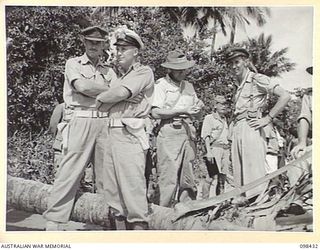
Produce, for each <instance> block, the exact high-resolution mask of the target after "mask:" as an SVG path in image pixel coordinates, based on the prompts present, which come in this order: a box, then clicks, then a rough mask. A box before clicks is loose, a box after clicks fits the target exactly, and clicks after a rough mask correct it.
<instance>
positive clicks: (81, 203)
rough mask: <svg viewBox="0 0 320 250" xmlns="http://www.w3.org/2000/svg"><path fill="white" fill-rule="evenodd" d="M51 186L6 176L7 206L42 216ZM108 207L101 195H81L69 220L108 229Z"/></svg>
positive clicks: (77, 198)
mask: <svg viewBox="0 0 320 250" xmlns="http://www.w3.org/2000/svg"><path fill="white" fill-rule="evenodd" d="M51 188H52V185H47V184H43V183H40V182H36V181H32V180H25V179H22V178H18V177H12V176H9V175H8V178H7V205H8V206H11V207H14V208H16V209H18V210H23V211H28V212H32V213H38V214H42V213H43V212H44V211H45V210H46V209H47V202H48V196H49V194H50V191H51ZM108 212H109V206H108V205H107V203H106V201H105V198H104V197H103V195H101V194H93V193H82V194H78V195H77V197H76V202H75V205H74V209H73V211H72V214H71V220H73V221H77V222H84V223H92V224H96V225H100V226H104V227H107V228H110V221H109V219H108Z"/></svg>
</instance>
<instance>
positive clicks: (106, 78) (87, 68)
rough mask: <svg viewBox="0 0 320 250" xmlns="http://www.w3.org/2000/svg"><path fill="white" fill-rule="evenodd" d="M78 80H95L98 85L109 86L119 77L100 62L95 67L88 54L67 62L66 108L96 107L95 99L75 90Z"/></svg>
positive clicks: (64, 93)
mask: <svg viewBox="0 0 320 250" xmlns="http://www.w3.org/2000/svg"><path fill="white" fill-rule="evenodd" d="M76 79H89V80H94V81H95V82H96V83H99V84H101V85H106V86H108V85H109V84H110V82H111V81H113V80H116V79H117V75H116V73H115V72H114V71H113V70H112V69H111V68H109V67H107V66H105V65H104V64H103V63H102V62H100V61H99V62H98V64H97V66H96V67H94V66H93V64H92V63H91V61H90V60H89V58H88V56H87V55H86V54H84V55H82V56H79V57H75V58H71V59H69V60H67V62H66V66H65V82H64V89H63V98H64V102H65V103H66V107H77V106H81V107H95V101H96V99H95V97H89V96H86V95H83V94H82V93H80V92H79V91H77V90H76V89H75V88H74V86H73V83H74V80H76Z"/></svg>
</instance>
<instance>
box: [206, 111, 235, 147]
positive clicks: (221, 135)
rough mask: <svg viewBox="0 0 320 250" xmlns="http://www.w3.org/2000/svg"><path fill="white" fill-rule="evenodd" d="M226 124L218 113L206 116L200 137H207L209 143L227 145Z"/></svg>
mask: <svg viewBox="0 0 320 250" xmlns="http://www.w3.org/2000/svg"><path fill="white" fill-rule="evenodd" d="M228 133H229V132H228V124H227V121H226V119H223V118H221V117H220V116H219V114H218V113H212V114H209V115H206V116H205V118H204V120H203V124H202V130H201V137H202V138H203V139H205V138H206V137H208V136H209V138H210V141H211V142H214V143H218V144H227V143H228Z"/></svg>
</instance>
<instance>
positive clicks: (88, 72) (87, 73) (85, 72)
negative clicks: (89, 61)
mask: <svg viewBox="0 0 320 250" xmlns="http://www.w3.org/2000/svg"><path fill="white" fill-rule="evenodd" d="M80 74H81V75H82V77H83V78H84V79H90V80H94V79H95V73H94V71H93V70H92V69H91V68H90V67H88V66H83V67H81V71H80Z"/></svg>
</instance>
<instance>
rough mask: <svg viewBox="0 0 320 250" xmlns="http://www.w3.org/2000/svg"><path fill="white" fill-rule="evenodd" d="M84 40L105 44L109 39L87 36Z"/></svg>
mask: <svg viewBox="0 0 320 250" xmlns="http://www.w3.org/2000/svg"><path fill="white" fill-rule="evenodd" d="M84 39H86V40H89V41H98V42H105V41H107V39H103V38H96V37H88V36H85V37H84Z"/></svg>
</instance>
